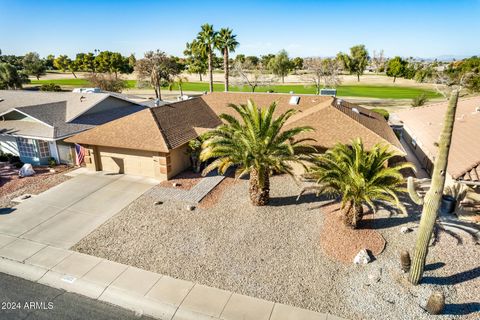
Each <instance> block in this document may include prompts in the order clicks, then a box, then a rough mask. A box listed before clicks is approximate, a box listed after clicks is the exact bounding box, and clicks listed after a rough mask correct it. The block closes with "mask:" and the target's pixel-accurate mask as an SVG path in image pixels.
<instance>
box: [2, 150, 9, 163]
mask: <svg viewBox="0 0 480 320" xmlns="http://www.w3.org/2000/svg"><path fill="white" fill-rule="evenodd" d="M9 159H10V157H9V156H8V153H3V152H2V153H0V162H6V161H8V160H9Z"/></svg>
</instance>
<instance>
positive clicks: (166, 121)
mask: <svg viewBox="0 0 480 320" xmlns="http://www.w3.org/2000/svg"><path fill="white" fill-rule="evenodd" d="M247 99H252V100H253V101H255V102H256V103H257V105H259V106H262V107H264V106H267V105H269V104H271V103H273V102H277V109H276V113H277V114H280V113H282V112H285V111H286V110H288V109H292V108H293V109H297V110H299V112H298V113H297V114H296V115H294V116H292V117H291V118H290V119H289V122H288V123H287V127H288V126H297V125H310V126H312V127H314V128H315V129H316V131H315V132H311V133H309V134H308V137H311V138H313V139H315V140H316V143H315V145H316V146H317V147H318V148H319V149H320V150H325V149H327V148H330V147H332V146H333V145H334V144H335V143H336V142H344V143H348V142H350V141H351V140H352V139H354V138H357V137H360V138H362V139H363V141H364V142H365V144H366V146H367V147H371V146H373V145H374V144H375V143H377V142H383V143H386V144H388V145H390V146H391V148H392V150H395V151H396V152H397V153H398V154H399V155H404V154H405V152H404V150H403V148H402V146H401V144H400V142H399V141H398V139H397V137H396V136H395V134H394V133H393V131H392V129H391V128H390V127H389V125H388V123H387V122H386V121H385V119H384V118H383V117H382V116H380V115H377V114H376V113H373V112H370V111H368V110H367V109H364V108H361V107H357V106H354V105H351V104H349V103H347V102H345V101H341V100H338V99H335V98H332V97H324V96H314V95H291V94H268V93H226V92H214V93H209V94H206V95H203V96H201V97H197V98H193V99H190V100H186V101H179V102H174V103H170V104H166V105H162V106H159V107H153V108H150V109H148V110H143V111H140V112H137V113H135V114H132V115H130V116H126V117H124V118H121V119H118V120H114V121H111V122H109V123H107V124H104V125H101V126H98V127H95V128H93V129H90V130H88V131H85V132H82V133H80V134H77V135H75V136H73V137H71V138H69V139H67V140H66V141H67V142H74V143H79V144H81V145H83V146H84V147H85V148H86V149H87V152H86V158H85V162H86V165H87V167H89V168H92V169H93V170H104V171H114V172H119V173H127V174H133V175H142V176H148V177H154V178H157V179H160V180H165V179H170V178H171V177H173V176H175V175H176V174H178V173H180V172H181V171H183V170H185V169H186V168H188V167H189V166H190V159H189V155H188V153H187V146H188V142H189V141H190V140H192V139H195V138H197V137H198V136H199V135H200V134H201V133H203V132H205V131H206V130H210V129H212V128H216V127H217V126H219V125H220V124H221V123H222V122H221V120H220V118H219V117H218V115H220V114H222V113H229V114H234V111H233V109H231V108H228V107H227V105H228V104H230V103H234V104H244V103H246V101H247Z"/></svg>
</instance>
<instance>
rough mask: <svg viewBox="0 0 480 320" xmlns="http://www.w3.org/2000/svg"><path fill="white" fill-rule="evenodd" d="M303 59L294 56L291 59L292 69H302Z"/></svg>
mask: <svg viewBox="0 0 480 320" xmlns="http://www.w3.org/2000/svg"><path fill="white" fill-rule="evenodd" d="M303 63H304V59H303V58H300V57H296V58H293V59H292V69H293V70H294V71H295V72H297V71H298V70H302V69H303Z"/></svg>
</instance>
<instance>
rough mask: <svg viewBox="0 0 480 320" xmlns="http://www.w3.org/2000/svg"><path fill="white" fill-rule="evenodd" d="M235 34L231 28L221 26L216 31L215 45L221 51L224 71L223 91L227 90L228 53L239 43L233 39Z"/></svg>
mask: <svg viewBox="0 0 480 320" xmlns="http://www.w3.org/2000/svg"><path fill="white" fill-rule="evenodd" d="M236 37H237V35H235V34H233V30H232V29H228V28H222V29H220V31H219V32H218V37H217V41H216V43H215V47H216V48H217V49H218V50H220V51H221V52H222V55H223V70H224V73H225V91H228V53H229V52H235V49H236V48H237V46H238V45H239V43H238V41H237V40H236V39H235V38H236Z"/></svg>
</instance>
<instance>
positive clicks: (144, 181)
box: [0, 173, 158, 249]
mask: <svg viewBox="0 0 480 320" xmlns="http://www.w3.org/2000/svg"><path fill="white" fill-rule="evenodd" d="M156 184H158V181H156V180H153V179H148V178H143V177H135V176H126V175H108V174H103V173H95V174H88V175H86V174H81V175H78V176H75V177H73V178H72V179H70V180H68V181H66V182H64V183H62V184H60V185H58V186H55V187H53V188H51V189H49V190H47V191H45V192H43V193H41V194H39V195H38V196H36V197H34V198H31V199H28V200H27V201H25V202H23V203H21V204H19V205H18V206H16V207H15V208H14V210H13V211H11V212H10V213H6V214H0V233H3V234H7V235H11V236H15V237H20V238H24V239H29V240H33V241H36V242H40V243H44V244H48V245H52V246H56V247H60V248H65V249H68V248H70V247H71V246H73V245H74V244H75V243H77V242H78V241H80V240H81V239H82V238H84V237H85V236H87V235H88V234H89V233H90V232H92V231H93V230H94V229H95V228H97V227H98V226H100V225H101V224H102V223H104V222H105V221H106V220H108V219H109V218H110V217H112V216H113V215H115V214H116V213H118V212H119V211H120V210H122V209H123V208H124V207H126V206H127V205H129V204H130V203H131V202H132V201H133V200H135V199H137V198H138V197H139V196H140V195H142V194H143V193H144V192H145V191H147V190H149V189H150V188H152V187H153V186H154V185H156Z"/></svg>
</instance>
